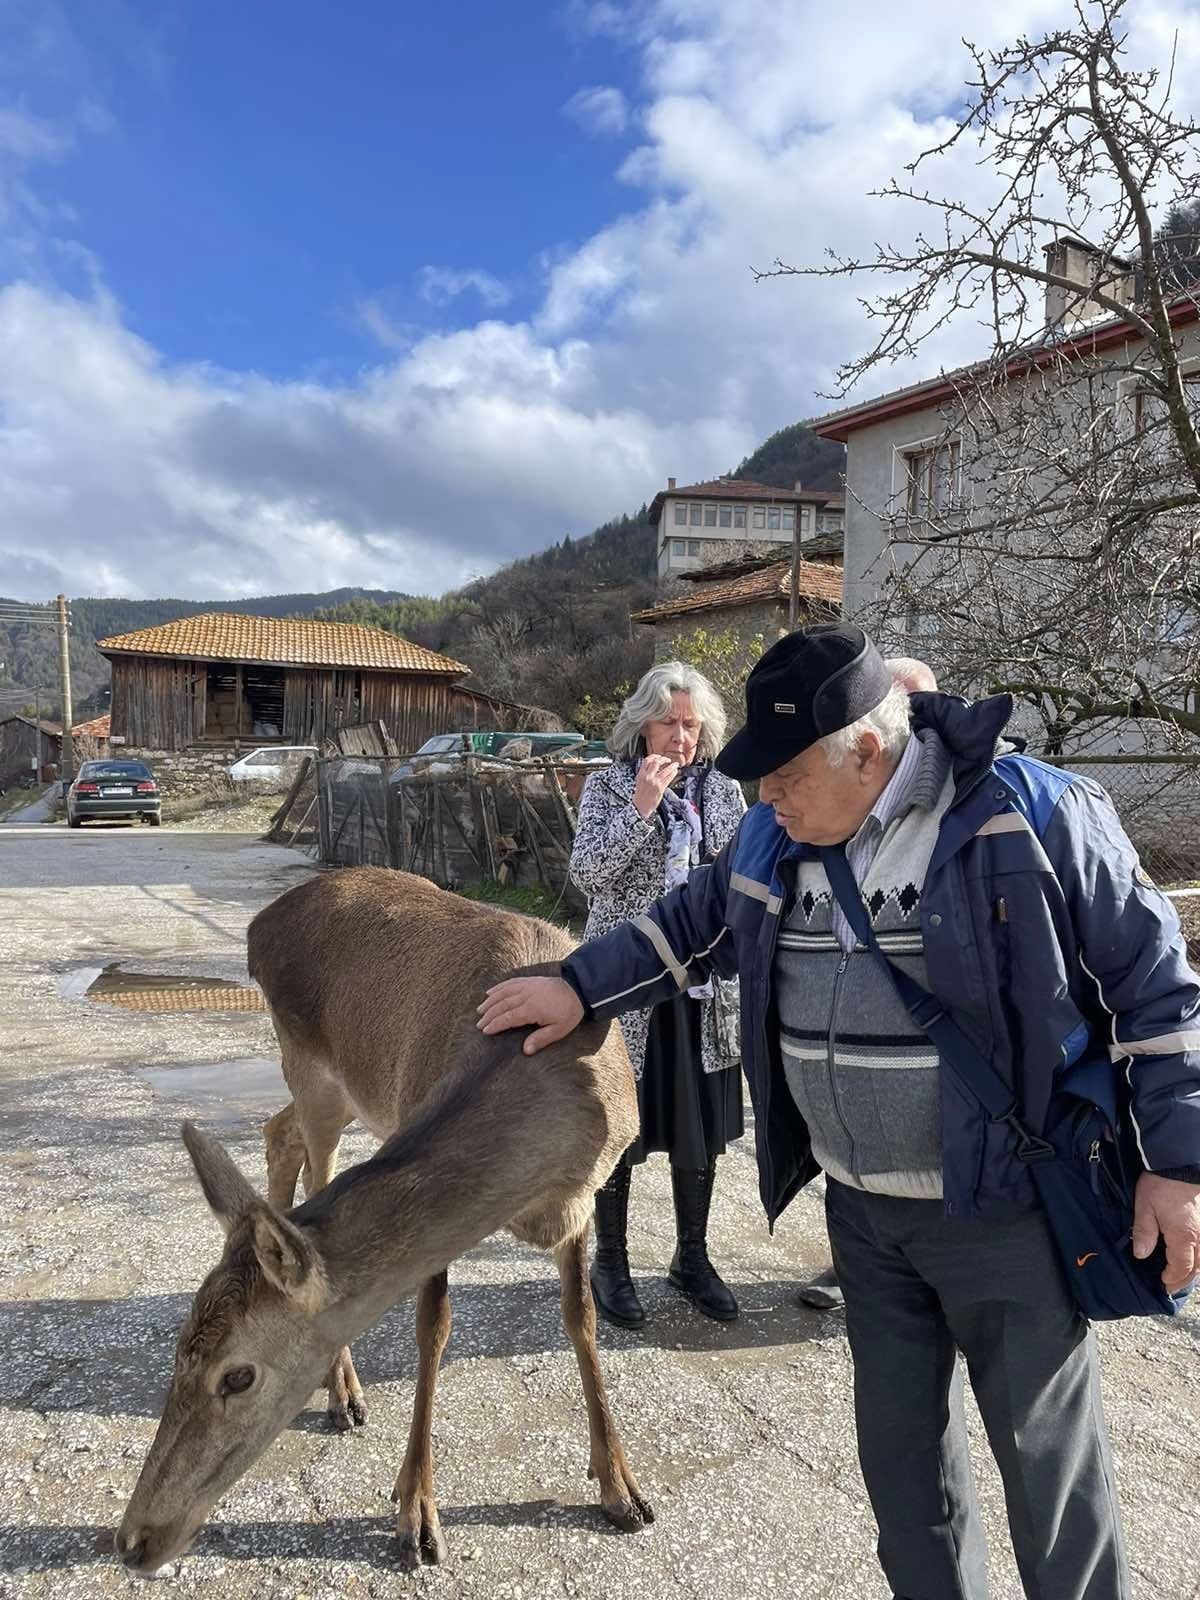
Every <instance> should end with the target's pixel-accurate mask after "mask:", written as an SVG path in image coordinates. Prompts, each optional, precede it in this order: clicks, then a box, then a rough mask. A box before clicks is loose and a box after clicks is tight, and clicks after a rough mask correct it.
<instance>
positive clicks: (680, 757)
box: [642, 689, 700, 767]
mask: <svg viewBox="0 0 1200 1600" xmlns="http://www.w3.org/2000/svg"><path fill="white" fill-rule="evenodd" d="M642 738H643V739H644V740H645V741H646V754H647V755H648V756H668V757H670V759H671V760H672V761H677V762H678V763H679V765H680V766H681V767H690V766H691V764H692V762H693V761H694V760H695V758H696V746H697V744H698V743H699V742H700V718H699V717H698V716H697V715H696V708H695V706H693V704H692V697H691V695H690V694H684V693H683V691H682V690H681V689H676V690H675V692H674V694H673V695H672V696H671V707H670V710H669V711H666V712H664V713H663V715H662V716H661V717H655V718H654V720H653V721H652V722H647V723H646V725H645V726H644V727H643V729H642Z"/></svg>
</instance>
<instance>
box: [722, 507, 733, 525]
mask: <svg viewBox="0 0 1200 1600" xmlns="http://www.w3.org/2000/svg"><path fill="white" fill-rule="evenodd" d="M732 522H733V512H732V510H731V509H730V507H729V506H722V507H721V526H722V527H723V528H728V527H729V526H730V525H731V524H732Z"/></svg>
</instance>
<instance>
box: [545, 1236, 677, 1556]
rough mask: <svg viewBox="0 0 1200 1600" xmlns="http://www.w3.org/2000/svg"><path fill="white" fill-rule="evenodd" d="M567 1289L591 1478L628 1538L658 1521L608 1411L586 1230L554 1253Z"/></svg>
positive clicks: (566, 1313)
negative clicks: (586, 1424) (598, 1342)
mask: <svg viewBox="0 0 1200 1600" xmlns="http://www.w3.org/2000/svg"><path fill="white" fill-rule="evenodd" d="M555 1255H556V1259H557V1261H558V1275H559V1281H560V1283H561V1285H562V1313H563V1325H564V1327H565V1328H566V1330H567V1334H568V1335H569V1337H570V1340H571V1343H572V1345H574V1347H575V1359H576V1361H577V1362H578V1363H579V1376H580V1378H581V1379H582V1380H583V1397H584V1399H585V1400H586V1402H587V1411H588V1432H589V1435H590V1438H591V1458H590V1462H589V1465H588V1477H589V1478H598V1479H599V1481H600V1504H601V1506H602V1508H603V1510H604V1515H605V1516H606V1517H607V1518H608V1520H609V1521H610V1522H612V1523H614V1524H615V1525H616V1526H617V1527H618V1528H620V1529H621V1531H622V1532H623V1533H636V1532H638V1530H639V1529H641V1528H644V1527H646V1526H647V1525H648V1524H649V1523H651V1522H653V1521H654V1512H653V1510H652V1509H651V1506H650V1502H649V1501H648V1500H646V1499H645V1498H644V1496H643V1495H642V1491H641V1490H640V1489H639V1488H638V1484H637V1479H636V1478H635V1477H634V1475H633V1470H632V1468H631V1467H630V1465H629V1462H628V1461H627V1460H626V1459H625V1449H624V1446H623V1445H622V1443H621V1438H620V1435H619V1434H618V1432H617V1425H616V1423H615V1422H614V1421H613V1419H612V1412H611V1411H610V1410H609V1409H608V1397H607V1395H606V1394H605V1392H604V1378H603V1376H602V1374H601V1372H600V1352H599V1350H598V1349H597V1348H596V1307H595V1305H594V1303H593V1301H592V1286H591V1284H590V1283H589V1282H588V1266H587V1230H586V1228H585V1229H584V1231H583V1233H581V1234H579V1235H578V1236H577V1237H576V1238H574V1239H569V1240H568V1241H567V1243H566V1244H564V1245H560V1246H559V1248H558V1250H557V1251H556V1252H555Z"/></svg>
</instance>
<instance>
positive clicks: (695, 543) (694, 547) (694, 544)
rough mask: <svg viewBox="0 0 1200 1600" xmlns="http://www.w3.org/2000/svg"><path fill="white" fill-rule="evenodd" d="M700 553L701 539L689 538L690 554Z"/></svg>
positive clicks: (696, 554)
mask: <svg viewBox="0 0 1200 1600" xmlns="http://www.w3.org/2000/svg"><path fill="white" fill-rule="evenodd" d="M699 554H700V541H699V539H689V540H688V555H690V556H698V555H699Z"/></svg>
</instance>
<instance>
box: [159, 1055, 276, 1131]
mask: <svg viewBox="0 0 1200 1600" xmlns="http://www.w3.org/2000/svg"><path fill="white" fill-rule="evenodd" d="M136 1071H137V1076H138V1077H139V1078H141V1080H142V1082H143V1083H148V1084H149V1085H150V1087H151V1088H152V1089H153V1090H154V1093H155V1094H156V1095H159V1096H160V1097H161V1098H162V1099H164V1100H181V1101H186V1102H187V1103H188V1105H192V1106H196V1105H198V1106H202V1107H203V1110H204V1115H205V1117H206V1118H209V1119H211V1120H212V1121H214V1122H234V1121H237V1120H238V1119H239V1118H240V1117H242V1116H244V1115H245V1113H246V1111H247V1109H255V1108H257V1109H265V1110H269V1111H278V1110H279V1109H280V1107H282V1106H285V1105H286V1104H287V1102H288V1101H289V1100H290V1099H291V1095H290V1093H289V1091H288V1087H287V1084H285V1083H284V1081H283V1073H282V1072H281V1071H280V1070H279V1063H278V1061H270V1060H265V1059H261V1058H253V1057H251V1058H248V1059H246V1060H244V1061H210V1062H206V1063H205V1064H204V1065H202V1066H198V1067H139V1068H137V1069H136Z"/></svg>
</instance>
